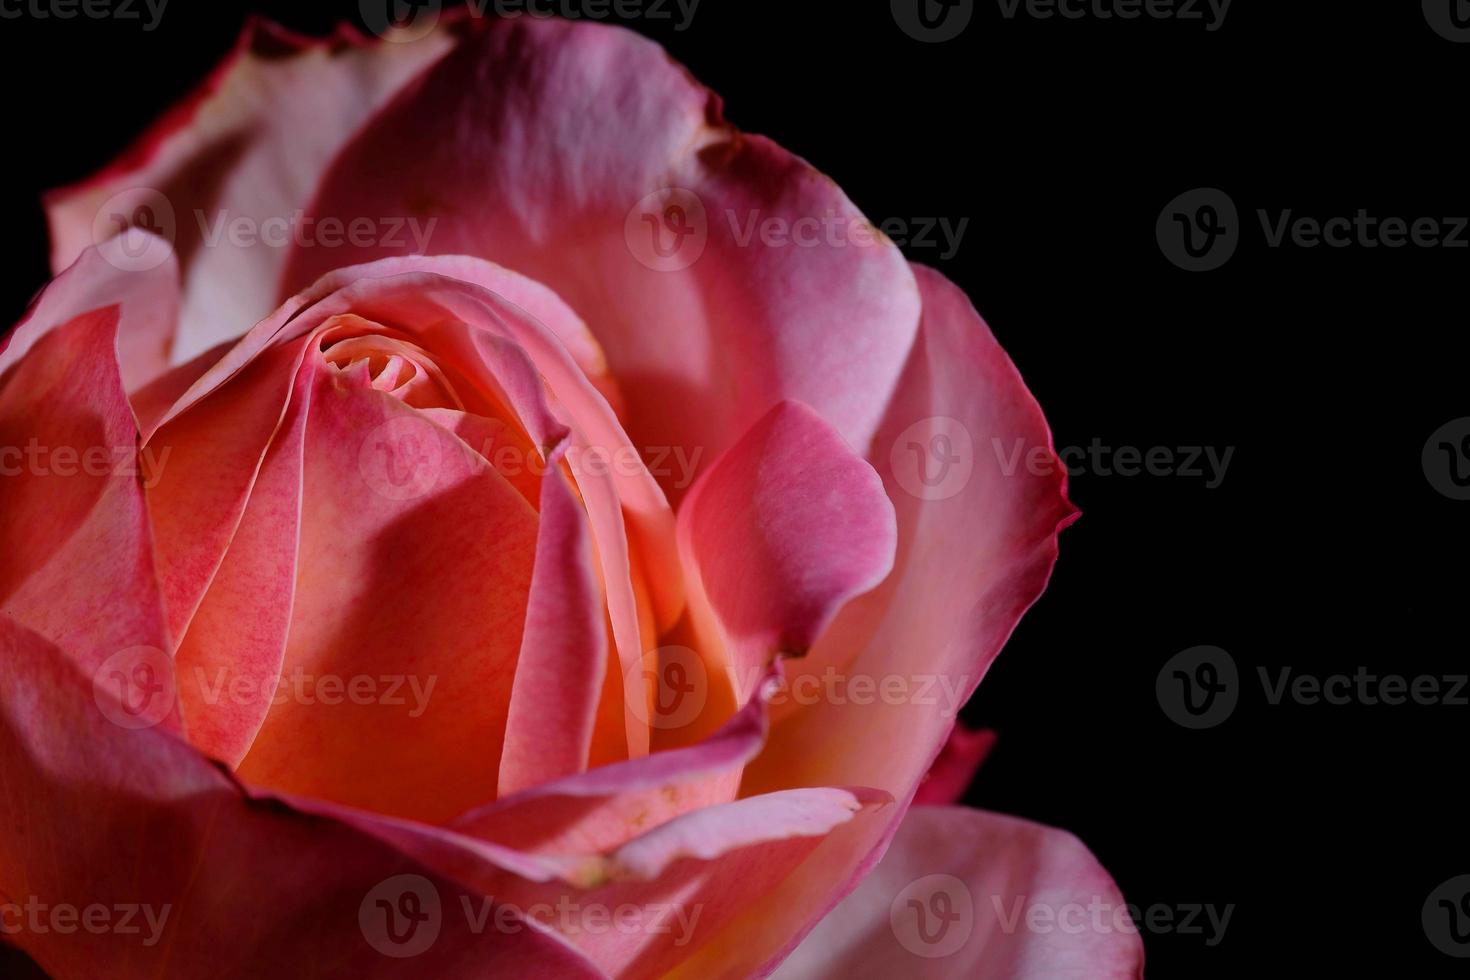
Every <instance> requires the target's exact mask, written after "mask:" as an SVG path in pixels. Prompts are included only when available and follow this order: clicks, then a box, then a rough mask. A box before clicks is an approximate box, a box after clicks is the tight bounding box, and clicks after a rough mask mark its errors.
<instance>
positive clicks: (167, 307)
mask: <svg viewBox="0 0 1470 980" xmlns="http://www.w3.org/2000/svg"><path fill="white" fill-rule="evenodd" d="M138 254H156V257H157V258H158V260H159V261H158V262H157V264H150V265H149V266H148V267H147V268H146V269H139V270H134V269H133V268H132V267H131V264H130V263H129V261H128V256H130V255H138ZM73 259H74V261H71V262H70V263H69V265H70V267H69V268H67V267H64V266H63V267H61V268H58V269H57V276H56V279H55V280H53V281H52V282H51V284H50V285H48V286H47V287H46V288H45V289H44V290H42V292H41V295H40V296H38V297H36V301H35V302H34V303H33V304H32V305H31V308H30V309H29V310H28V311H27V312H26V315H25V316H24V317H23V318H22V319H21V321H20V323H18V324H17V325H16V327H15V329H14V330H12V331H11V332H10V333H8V334H7V335H5V337H4V338H3V339H0V381H3V379H4V378H5V375H6V373H7V372H8V371H10V369H11V368H13V367H14V366H15V365H16V364H17V363H18V362H19V361H20V359H21V358H23V357H24V356H25V354H26V352H27V351H28V350H30V349H31V347H33V346H34V345H35V344H36V342H37V341H38V340H40V339H41V338H42V337H44V336H45V335H46V333H47V332H48V331H50V330H53V329H55V328H56V327H59V326H61V325H62V324H65V323H69V322H70V321H72V320H73V319H75V318H76V317H78V316H80V315H81V314H83V313H89V312H91V311H92V310H96V309H101V308H102V307H104V306H113V305H116V306H117V307H118V309H119V311H120V312H119V316H120V319H121V323H120V325H119V327H118V336H117V362H118V368H119V372H120V376H121V379H122V386H123V390H124V391H127V392H129V393H132V392H134V391H137V390H138V389H139V388H141V387H142V386H143V385H145V384H147V383H148V382H149V381H151V380H152V379H154V378H156V377H157V376H158V375H159V374H161V373H162V372H163V370H164V369H165V368H166V367H167V365H168V349H169V345H170V343H171V341H172V340H173V334H174V329H175V326H176V325H177V322H178V317H179V266H178V262H177V261H176V260H175V258H174V255H173V251H172V249H171V248H170V247H169V246H168V243H167V242H165V241H163V240H162V239H159V238H155V237H154V236H152V235H149V234H147V233H146V232H142V231H139V230H137V229H131V230H129V231H128V233H127V234H125V235H119V236H118V237H117V238H114V239H111V240H109V241H107V242H105V243H103V244H102V245H101V246H99V247H97V248H87V249H85V250H83V251H81V252H80V254H77V255H74V256H73Z"/></svg>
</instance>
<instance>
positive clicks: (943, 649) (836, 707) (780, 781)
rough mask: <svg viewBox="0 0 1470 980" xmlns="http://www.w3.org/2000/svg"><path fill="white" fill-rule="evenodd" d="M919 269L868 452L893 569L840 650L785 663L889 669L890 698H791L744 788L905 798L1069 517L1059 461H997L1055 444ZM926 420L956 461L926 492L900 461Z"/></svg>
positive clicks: (856, 671)
mask: <svg viewBox="0 0 1470 980" xmlns="http://www.w3.org/2000/svg"><path fill="white" fill-rule="evenodd" d="M916 271H917V274H918V275H919V281H920V283H921V286H922V288H923V291H924V297H925V309H924V322H923V326H922V328H921V332H920V341H919V344H918V346H917V347H916V348H915V351H914V357H913V359H912V361H911V363H910V365H909V367H908V369H907V371H906V372H905V377H904V383H903V387H902V389H901V391H900V394H899V397H898V398H897V399H895V401H894V403H893V405H892V406H891V407H890V409H889V416H888V419H887V421H885V423H884V425H883V428H882V430H881V432H880V434H879V438H878V440H877V442H876V443H875V450H874V459H873V463H874V465H875V466H876V467H877V468H878V471H879V472H880V473H881V474H882V475H883V480H884V484H885V486H886V487H887V490H888V494H889V497H890V498H891V499H892V500H893V502H894V507H895V510H896V512H897V515H898V529H899V530H898V535H899V544H898V559H897V563H896V567H895V570H894V573H893V575H891V576H890V577H889V578H888V580H887V581H886V582H885V584H884V586H883V587H881V588H879V589H878V590H876V591H875V592H873V593H870V594H869V595H867V596H864V597H862V598H860V599H858V600H857V601H856V602H854V603H852V605H851V606H849V607H848V610H846V611H845V612H844V613H843V615H842V616H841V617H839V619H838V621H837V622H836V623H834V624H833V627H832V630H831V631H829V636H831V637H836V638H840V639H841V640H842V642H844V643H848V644H850V646H849V648H848V650H847V651H842V650H838V649H833V648H832V647H831V646H827V645H826V644H825V643H819V644H818V645H817V648H816V649H815V650H814V651H813V653H812V656H811V657H809V658H808V660H807V661H806V662H799V661H798V662H794V663H793V664H792V665H791V672H792V675H793V681H792V683H793V685H794V684H796V683H798V681H797V679H796V678H797V677H799V675H800V672H801V671H816V672H820V671H824V670H827V669H828V668H831V669H833V670H835V671H836V674H837V676H838V677H839V678H841V679H847V680H853V679H856V678H867V679H869V680H872V681H875V682H881V681H883V680H884V679H886V678H896V679H897V680H898V682H900V683H901V684H902V685H903V687H902V688H901V694H902V696H898V697H883V698H878V699H876V701H875V702H874V703H857V702H858V699H856V698H852V697H838V698H824V699H822V700H820V701H819V703H817V704H814V705H810V706H808V707H803V708H802V709H801V710H800V711H798V712H796V713H794V714H793V715H792V716H791V717H789V718H787V719H786V720H785V721H783V722H782V723H781V724H779V725H777V726H776V728H775V729H774V730H773V731H772V733H771V744H770V746H769V747H768V748H767V750H766V751H765V752H764V753H762V755H761V757H760V758H758V759H757V760H756V761H755V762H754V763H753V764H752V766H751V775H750V777H749V788H750V789H751V790H753V791H762V790H768V789H774V788H778V787H781V786H791V785H797V786H800V785H812V784H817V785H828V784H833V785H840V784H842V783H843V782H844V781H848V780H851V779H853V778H856V777H858V776H859V774H861V777H862V778H864V779H867V780H869V781H870V782H871V785H875V786H878V787H881V788H883V789H886V790H888V791H889V792H891V793H893V794H894V796H895V797H897V798H899V799H905V798H907V797H908V796H909V795H910V794H911V793H912V792H913V790H914V788H915V786H917V784H918V782H919V780H920V778H921V777H922V776H923V774H924V773H925V772H926V771H927V770H928V768H929V766H930V764H931V763H932V762H933V760H934V758H935V756H936V755H937V754H938V753H939V750H940V747H941V746H942V745H943V742H944V739H945V738H946V736H947V735H948V733H949V730H950V728H951V726H952V725H953V723H954V719H955V716H956V714H957V713H958V712H959V710H960V708H961V707H962V706H963V705H964V703H965V702H966V701H967V700H968V699H969V697H970V695H971V693H972V692H973V691H974V689H975V687H976V685H977V684H979V682H980V678H981V677H983V676H984V674H985V671H986V670H987V669H988V668H989V666H990V664H991V662H992V661H993V660H994V658H995V656H996V655H997V654H998V653H999V652H1000V648H1001V646H1002V645H1003V644H1004V643H1005V641H1006V639H1007V638H1008V637H1009V636H1010V634H1011V631H1012V630H1013V629H1015V626H1016V623H1017V622H1018V621H1019V619H1020V618H1021V615H1022V614H1023V613H1024V612H1025V611H1026V609H1027V608H1029V607H1030V605H1031V604H1032V603H1033V602H1035V601H1036V598H1037V597H1038V596H1039V595H1040V594H1041V592H1042V590H1043V589H1044V588H1045V586H1046V582H1047V579H1048V578H1049V577H1050V575H1051V568H1052V565H1053V563H1054V562H1055V560H1056V554H1057V534H1058V532H1059V531H1060V530H1061V528H1062V527H1064V526H1065V525H1066V524H1068V523H1070V521H1071V520H1072V519H1073V518H1074V517H1075V513H1076V512H1075V510H1074V509H1073V508H1072V506H1071V504H1070V503H1069V502H1068V501H1067V498H1066V485H1065V481H1066V477H1065V470H1064V469H1063V468H1062V467H1061V466H1060V465H1056V466H1050V467H1028V466H1021V467H1018V468H1015V469H1011V468H1009V467H1008V466H1007V465H1006V463H1005V460H1006V459H1008V458H1010V456H1011V454H1012V453H1015V452H1020V453H1021V454H1023V456H1024V454H1026V453H1029V452H1031V451H1033V450H1039V451H1040V452H1044V453H1050V452H1051V434H1050V432H1049V431H1048V429H1047V426H1046V420H1045V418H1044V417H1043V416H1042V413H1041V409H1040V408H1039V407H1038V406H1037V404H1036V402H1035V400H1034V399H1033V398H1032V397H1031V394H1030V392H1028V391H1027V390H1026V387H1025V385H1024V384H1023V383H1022V382H1021V378H1020V375H1019V374H1018V373H1017V371H1016V369H1015V367H1014V365H1012V364H1011V362H1010V359H1009V358H1007V357H1006V355H1005V352H1004V351H1003V350H1001V348H1000V345H999V344H997V343H996V341H995V339H994V337H992V336H991V334H990V332H989V330H988V329H987V328H986V327H985V324H984V323H983V322H982V321H981V320H980V318H979V316H978V315H977V314H976V313H975V310H974V307H972V306H971V305H970V302H969V300H968V299H966V297H965V295H964V294H963V293H962V292H960V291H959V290H958V289H957V288H956V287H954V286H953V285H951V284H950V283H948V282H946V281H945V280H944V279H943V278H942V277H941V276H939V274H938V273H935V272H932V271H930V270H927V269H922V268H919V269H917V270H916ZM936 416H943V417H947V418H950V419H952V420H953V422H952V423H943V426H944V428H943V429H942V431H943V432H944V433H945V434H946V435H947V436H949V437H951V441H950V442H949V443H948V445H949V446H951V454H952V455H957V456H960V457H962V458H961V460H960V461H959V462H957V463H956V464H955V469H953V470H952V471H951V472H952V473H953V474H955V482H954V483H953V485H949V484H939V485H938V487H937V490H936V489H935V488H931V487H927V486H926V485H924V484H923V483H922V482H920V481H918V480H917V479H915V471H913V470H912V469H908V470H906V469H904V467H905V466H912V462H911V460H912V458H913V457H912V456H911V455H910V454H909V453H908V452H907V448H908V445H909V444H910V443H914V442H919V443H925V440H926V439H928V438H929V437H930V436H931V435H932V434H933V433H934V432H935V431H937V429H936V426H937V425H939V424H937V423H932V422H929V421H927V420H930V419H932V418H934V417H936ZM1002 450H1003V452H1002ZM931 475H932V473H931ZM951 491H952V492H951ZM921 493H925V494H930V495H931V496H934V494H936V493H937V494H940V495H938V496H934V499H924V498H923V497H922V496H920V494H921ZM944 494H948V495H944ZM911 570H912V574H910V571H911ZM844 621H847V622H844ZM852 622H860V623H869V622H876V627H873V628H871V631H870V632H869V633H868V634H867V635H866V636H865V637H854V636H853V635H852V634H853V631H852V630H850V629H845V627H848V626H850V625H851V623H852ZM859 640H860V641H861V642H858V641H859ZM844 654H845V656H844ZM865 700H871V699H865Z"/></svg>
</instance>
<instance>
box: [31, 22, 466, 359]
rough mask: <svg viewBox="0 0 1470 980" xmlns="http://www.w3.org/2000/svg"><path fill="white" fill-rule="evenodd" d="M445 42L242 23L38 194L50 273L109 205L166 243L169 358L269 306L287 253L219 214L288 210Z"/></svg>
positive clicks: (209, 342) (192, 350)
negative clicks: (175, 268) (129, 138)
mask: <svg viewBox="0 0 1470 980" xmlns="http://www.w3.org/2000/svg"><path fill="white" fill-rule="evenodd" d="M451 43H452V38H451V36H450V35H449V34H448V33H445V32H439V33H436V34H434V35H432V36H430V37H427V38H424V39H422V40H420V41H418V42H417V43H414V44H383V43H380V42H378V41H377V40H375V39H373V40H369V39H368V38H365V37H363V36H361V35H359V34H357V33H356V32H353V31H350V30H347V29H344V30H340V31H339V32H338V33H337V34H336V35H334V36H333V37H331V38H327V39H323V40H308V39H305V38H302V37H300V36H298V35H294V34H290V33H289V32H286V31H283V30H282V29H280V28H278V27H276V26H275V25H273V24H269V23H267V22H264V21H260V20H253V21H251V22H250V24H249V25H248V26H247V27H246V28H245V31H244V33H243V34H242V36H241V38H240V41H239V43H238V44H237V46H236V49H235V51H234V53H233V54H232V55H231V56H230V57H229V59H228V60H227V61H225V63H224V64H222V65H221V66H220V67H219V68H218V69H216V71H215V72H214V74H213V75H211V76H210V78H209V79H208V80H207V81H206V82H205V83H204V85H203V86H202V87H201V88H200V90H199V91H198V92H196V93H195V94H194V95H192V96H191V97H190V98H188V99H187V100H186V101H184V102H183V103H182V104H180V105H179V106H178V107H176V108H175V109H174V110H173V111H172V112H170V113H169V114H168V115H166V116H165V117H164V118H163V119H161V120H160V121H159V122H158V123H157V124H156V125H155V126H154V127H153V128H152V129H151V130H150V131H149V132H148V133H146V134H145V135H144V136H143V137H142V139H140V140H139V142H138V144H137V145H136V146H135V147H133V149H131V150H130V151H129V152H128V153H127V154H125V155H124V156H123V157H122V158H121V159H120V160H118V161H117V162H116V163H114V164H113V165H112V166H110V167H108V168H107V169H105V170H103V171H102V172H101V173H99V174H97V175H96V176H94V177H92V178H90V179H88V180H86V181H84V182H82V183H80V184H77V185H75V186H72V187H67V188H64V189H61V190H58V191H55V192H53V193H52V194H50V195H48V197H47V199H46V213H47V217H48V219H49V221H50V225H51V242H52V268H53V269H55V270H57V271H60V270H61V269H63V268H65V267H66V266H67V265H69V264H71V263H72V262H73V261H74V260H75V259H76V257H77V256H78V255H79V254H81V252H82V251H83V249H85V248H86V247H87V246H89V245H91V244H92V243H93V242H94V241H95V240H96V237H95V236H96V235H97V234H98V232H99V230H102V231H105V230H106V229H110V228H111V227H113V226H112V225H110V224H101V225H99V224H98V218H99V213H100V212H102V211H104V210H105V206H112V207H116V208H119V209H121V212H122V214H123V216H124V219H125V220H128V221H131V222H133V223H140V222H147V223H148V225H150V226H154V227H158V228H159V229H160V230H162V231H164V232H166V233H168V234H167V235H166V237H168V238H169V239H170V240H171V241H172V242H173V243H174V246H175V248H176V249H177V251H178V254H179V257H180V260H181V265H182V269H183V275H184V297H183V313H182V318H181V321H180V324H179V329H178V335H177V337H176V339H175V340H174V344H173V348H172V356H173V362H174V363H176V364H177V363H182V362H184V361H187V360H189V359H191V358H193V357H194V356H195V355H196V354H198V353H200V352H201V351H204V350H206V349H208V348H210V347H213V346H215V345H216V344H218V343H219V342H220V341H222V340H226V339H228V338H229V337H232V336H234V335H235V334H236V333H237V332H238V330H239V329H240V328H241V327H242V326H243V325H246V324H251V323H254V322H255V321H256V320H258V319H259V318H260V317H262V316H265V315H266V314H267V313H268V312H270V310H271V309H272V308H273V307H274V306H275V305H276V302H275V297H276V287H277V284H278V283H279V281H280V275H281V268H282V266H283V265H284V263H285V259H286V255H287V250H286V249H285V248H282V247H272V246H271V245H268V244H264V243H262V242H253V243H248V244H247V243H243V240H242V243H241V244H235V243H234V242H233V240H232V237H231V235H230V234H229V233H228V231H227V228H228V226H229V223H230V222H233V221H237V220H239V219H245V220H247V221H249V222H251V225H250V227H251V228H254V229H257V230H260V231H261V232H262V233H264V232H265V231H267V230H268V229H269V226H267V225H265V224H264V222H266V221H268V220H270V219H276V220H280V219H291V218H292V217H293V215H295V213H296V212H297V210H298V209H299V208H301V207H302V206H303V204H304V203H305V202H306V201H307V200H309V199H310V197H311V194H312V190H313V188H314V187H315V186H316V183H317V180H318V178H319V177H320V175H321V174H322V172H323V171H324V170H325V169H326V167H327V164H328V162H329V161H330V160H331V158H332V156H333V154H334V153H336V152H337V150H338V149H339V148H340V146H341V145H342V143H343V142H344V141H345V140H346V139H347V137H348V135H349V134H351V133H352V132H354V131H355V130H356V129H357V128H358V127H359V126H361V125H362V123H363V122H364V121H365V120H366V119H367V118H368V117H369V116H371V115H372V113H373V112H374V111H375V110H376V109H377V108H378V107H379V106H381V105H382V104H383V103H384V102H386V101H387V100H388V99H389V98H390V97H392V95H393V94H394V93H395V92H397V91H398V89H399V88H400V87H402V85H403V84H404V83H405V82H406V81H407V80H408V79H409V78H411V77H412V76H413V75H414V74H416V73H417V72H419V71H420V70H422V69H423V68H424V67H426V66H427V65H429V64H430V63H432V62H433V61H434V60H435V59H437V58H438V57H440V56H441V55H442V54H443V53H444V52H445V51H446V50H448V48H449V46H450V45H451ZM149 191H151V192H152V193H149ZM119 194H124V195H125V196H124V197H122V198H118V197H117V195H119ZM109 202H111V203H110V204H109ZM406 216H407V212H400V213H399V214H396V215H389V214H380V215H377V217H378V218H379V219H382V220H384V221H386V220H388V219H395V218H401V217H406ZM354 217H356V215H354ZM101 218H102V219H103V220H104V221H105V220H108V219H110V218H111V216H110V215H108V214H101ZM340 220H342V221H344V223H345V222H346V221H347V220H348V217H347V216H345V215H344V216H341V218H340ZM298 231H303V227H302V226H295V227H293V228H292V233H293V234H295V233H296V232H298ZM309 231H310V229H309V228H306V229H304V233H305V232H309Z"/></svg>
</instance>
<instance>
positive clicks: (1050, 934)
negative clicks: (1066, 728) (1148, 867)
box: [775, 807, 1143, 980]
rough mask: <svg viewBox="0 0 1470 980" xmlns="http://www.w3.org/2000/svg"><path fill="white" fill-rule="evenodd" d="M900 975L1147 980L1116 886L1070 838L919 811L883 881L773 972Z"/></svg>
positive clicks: (959, 811)
mask: <svg viewBox="0 0 1470 980" xmlns="http://www.w3.org/2000/svg"><path fill="white" fill-rule="evenodd" d="M1031 922H1044V923H1048V924H1049V925H1046V926H1042V927H1037V928H1032V927H1031V926H1030V925H1029V923H1031ZM894 976H903V977H912V978H914V980H928V978H936V980H937V978H949V977H971V978H974V980H1140V978H1142V976H1143V943H1142V942H1141V941H1140V939H1139V936H1138V930H1137V928H1136V927H1135V926H1133V925H1132V920H1131V919H1129V918H1127V913H1126V911H1125V905H1124V901H1123V896H1122V895H1121V894H1120V893H1119V891H1118V886H1117V885H1116V884H1114V882H1113V880H1112V878H1111V877H1109V876H1108V873H1107V872H1106V871H1105V870H1103V868H1102V866H1101V865H1099V864H1098V862H1097V859H1096V858H1094V857H1093V856H1092V854H1091V853H1090V852H1089V851H1088V850H1087V848H1086V847H1085V846H1084V845H1083V844H1082V842H1081V841H1079V840H1077V838H1075V837H1073V836H1072V835H1071V834H1068V833H1065V832H1063V831H1060V830H1052V829H1051V828H1049V827H1042V826H1040V825H1038V824H1034V823H1028V822H1027V821H1024V820H1017V819H1016V818H1014V817H1004V816H1000V815H998V814H993V813H982V812H980V811H978V810H966V809H963V808H958V807H915V808H913V809H912V810H910V811H909V813H908V816H907V817H906V818H905V819H904V822H903V826H902V827H900V828H899V831H898V835H897V836H896V837H895V838H894V840H893V844H892V845H891V846H890V847H889V848H888V853H887V854H886V855H885V856H884V858H883V860H882V861H881V862H879V864H878V866H877V868H875V869H874V871H873V873H872V874H870V875H869V876H868V877H867V878H866V879H865V880H864V881H863V883H862V885H861V886H859V887H858V889H857V891H855V892H853V893H852V894H851V895H849V896H848V897H847V898H846V899H845V900H844V901H843V902H842V904H841V905H839V906H837V908H836V909H834V910H833V911H832V913H831V914H830V915H828V916H827V917H826V918H825V919H823V920H822V922H821V924H820V925H818V926H817V928H816V929H815V930H813V932H812V933H811V935H809V936H808V937H807V938H806V941H805V942H803V943H802V944H801V946H800V947H799V948H798V949H797V950H796V952H795V953H793V954H792V956H791V958H790V959H788V960H787V961H786V962H785V964H783V965H782V967H781V968H780V969H779V970H778V971H776V973H775V977H777V978H779V980H800V978H805V977H813V978H815V977H854V978H865V977H871V978H875V980H876V978H880V977H881V978H886V977H894Z"/></svg>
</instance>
